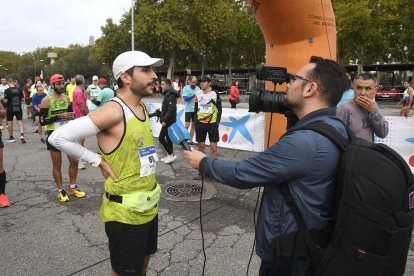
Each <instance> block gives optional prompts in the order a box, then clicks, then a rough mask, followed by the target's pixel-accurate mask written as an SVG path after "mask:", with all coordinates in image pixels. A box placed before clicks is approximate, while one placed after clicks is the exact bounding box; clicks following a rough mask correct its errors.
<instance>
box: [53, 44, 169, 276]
mask: <svg viewBox="0 0 414 276" xmlns="http://www.w3.org/2000/svg"><path fill="white" fill-rule="evenodd" d="M163 63H164V61H163V60H162V59H155V58H151V57H149V56H148V55H147V54H145V53H143V52H140V51H130V52H125V53H123V54H121V55H119V56H118V57H117V58H116V59H115V61H114V63H113V73H114V76H115V79H117V82H118V87H119V89H118V93H117V97H116V98H114V99H113V100H112V101H110V102H108V103H107V104H105V105H104V106H102V107H100V108H98V109H97V110H96V111H94V112H91V113H89V114H88V116H85V117H82V118H79V119H77V120H75V121H73V122H70V123H68V124H66V125H64V126H63V127H61V128H59V129H58V130H56V131H54V133H53V134H52V135H51V137H50V143H51V144H53V145H54V146H55V147H57V148H59V149H60V150H62V151H64V152H66V153H68V154H70V155H72V156H74V157H76V158H78V159H80V160H82V161H85V162H87V163H89V164H91V165H92V166H96V167H100V169H101V172H102V174H103V175H104V177H105V179H106V180H105V194H104V195H103V199H102V205H101V212H100V216H101V219H102V220H103V221H104V222H105V231H106V234H107V236H108V239H109V250H110V253H111V254H110V256H111V264H112V270H113V271H112V272H113V275H144V274H145V273H146V271H147V266H148V263H149V259H150V255H151V254H154V253H155V252H156V250H157V235H158V205H157V203H158V199H159V196H160V187H159V185H158V184H157V182H156V179H155V162H156V161H158V157H157V154H156V152H155V147H154V141H153V135H152V133H151V128H150V125H149V119H148V116H147V113H146V108H145V105H144V104H143V103H142V102H141V99H142V98H143V97H146V96H149V95H150V94H151V93H152V91H153V88H154V82H155V80H156V78H157V75H156V74H155V72H154V67H157V66H161V65H162V64H163ZM93 135H96V137H97V140H98V144H99V147H100V150H101V152H102V153H103V154H102V156H101V157H100V156H98V155H97V154H96V153H93V152H91V151H89V150H87V149H86V148H84V147H82V146H81V145H79V144H77V143H76V140H77V139H81V138H86V137H88V136H93Z"/></svg>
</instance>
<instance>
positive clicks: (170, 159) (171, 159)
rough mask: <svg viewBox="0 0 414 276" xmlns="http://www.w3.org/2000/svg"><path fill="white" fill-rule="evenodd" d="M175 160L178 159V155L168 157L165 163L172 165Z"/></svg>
mask: <svg viewBox="0 0 414 276" xmlns="http://www.w3.org/2000/svg"><path fill="white" fill-rule="evenodd" d="M175 159H177V155H175V154H174V153H173V154H171V155H167V157H166V158H165V159H164V161H163V162H164V163H165V164H170V163H171V162H173V161H174V160H175Z"/></svg>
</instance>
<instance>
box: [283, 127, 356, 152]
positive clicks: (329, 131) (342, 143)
mask: <svg viewBox="0 0 414 276" xmlns="http://www.w3.org/2000/svg"><path fill="white" fill-rule="evenodd" d="M297 130H312V131H315V132H317V133H319V134H321V135H323V136H325V137H326V138H328V139H329V140H331V141H332V143H334V144H335V145H336V146H337V147H338V148H339V149H341V150H342V151H345V148H346V146H347V145H348V144H349V141H348V140H347V139H345V138H344V137H343V136H342V135H341V134H340V133H339V132H338V131H337V130H336V129H335V128H334V127H333V126H331V125H328V124H327V123H322V122H315V123H311V124H309V125H306V126H303V127H299V128H292V129H290V130H289V131H287V132H286V133H285V134H284V135H283V136H285V135H288V134H290V133H292V132H294V131H297ZM346 130H347V133H348V136H349V137H351V140H353V139H354V135H353V133H352V132H351V131H349V129H348V128H346ZM283 136H282V137H283Z"/></svg>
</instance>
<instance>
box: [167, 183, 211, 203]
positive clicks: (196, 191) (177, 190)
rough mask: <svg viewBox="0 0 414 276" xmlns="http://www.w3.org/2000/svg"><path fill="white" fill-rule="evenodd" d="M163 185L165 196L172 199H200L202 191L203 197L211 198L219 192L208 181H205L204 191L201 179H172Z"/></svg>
mask: <svg viewBox="0 0 414 276" xmlns="http://www.w3.org/2000/svg"><path fill="white" fill-rule="evenodd" d="M163 186H164V187H163V189H162V190H163V191H162V196H163V198H165V199H167V200H172V201H198V200H200V194H201V193H202V199H211V198H212V197H213V196H214V195H215V194H216V193H217V190H216V188H214V186H213V185H212V184H210V183H207V182H204V189H203V191H201V183H200V182H199V181H188V180H187V181H170V182H167V183H166V184H165V185H163Z"/></svg>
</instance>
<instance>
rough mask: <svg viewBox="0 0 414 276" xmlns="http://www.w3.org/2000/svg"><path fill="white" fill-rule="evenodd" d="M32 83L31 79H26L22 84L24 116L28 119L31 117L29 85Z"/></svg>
mask: <svg viewBox="0 0 414 276" xmlns="http://www.w3.org/2000/svg"><path fill="white" fill-rule="evenodd" d="M32 84H33V82H32V80H31V79H27V80H26V84H25V85H24V86H23V95H24V102H25V104H26V116H27V118H28V119H30V118H31V117H32V113H31V109H32V108H31V104H32V101H31V99H30V87H32Z"/></svg>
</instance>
